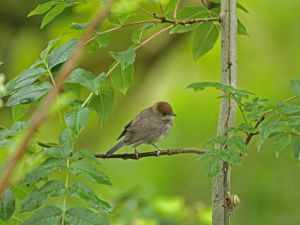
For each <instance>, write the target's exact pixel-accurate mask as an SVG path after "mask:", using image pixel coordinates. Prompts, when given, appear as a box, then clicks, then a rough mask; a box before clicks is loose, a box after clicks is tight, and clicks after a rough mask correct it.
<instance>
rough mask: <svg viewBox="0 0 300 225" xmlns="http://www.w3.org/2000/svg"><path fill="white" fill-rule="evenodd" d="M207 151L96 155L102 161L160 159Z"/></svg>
mask: <svg viewBox="0 0 300 225" xmlns="http://www.w3.org/2000/svg"><path fill="white" fill-rule="evenodd" d="M206 152H207V150H204V149H196V148H184V149H168V150H160V151H152V152H140V153H137V154H135V153H124V154H112V155H106V154H96V155H95V156H96V157H97V158H102V159H135V160H137V159H141V158H145V157H152V156H154V157H158V156H163V155H169V156H170V155H177V154H187V153H189V154H191V153H193V154H204V153H206Z"/></svg>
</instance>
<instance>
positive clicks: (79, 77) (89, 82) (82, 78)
mask: <svg viewBox="0 0 300 225" xmlns="http://www.w3.org/2000/svg"><path fill="white" fill-rule="evenodd" d="M95 79H96V76H95V75H94V74H93V73H92V72H90V71H88V70H85V69H82V68H77V69H75V70H74V71H73V72H72V73H71V74H70V77H69V78H68V80H67V83H72V84H80V85H81V86H83V87H85V88H87V89H89V90H90V91H92V92H93V93H94V94H97V91H98V87H97V86H96V85H95V82H94V81H95Z"/></svg>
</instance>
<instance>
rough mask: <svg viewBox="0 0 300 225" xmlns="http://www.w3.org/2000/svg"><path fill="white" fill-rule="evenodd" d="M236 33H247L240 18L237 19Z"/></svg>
mask: <svg viewBox="0 0 300 225" xmlns="http://www.w3.org/2000/svg"><path fill="white" fill-rule="evenodd" d="M237 33H238V34H239V35H247V36H248V35H249V34H248V31H247V28H246V27H245V25H244V24H242V22H241V21H240V20H238V24H237Z"/></svg>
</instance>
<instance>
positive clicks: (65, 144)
mask: <svg viewBox="0 0 300 225" xmlns="http://www.w3.org/2000/svg"><path fill="white" fill-rule="evenodd" d="M74 141H75V137H74V136H73V135H72V132H71V130H70V129H69V128H66V129H64V130H63V132H61V134H60V136H59V147H60V149H61V150H62V151H63V152H64V153H65V154H66V155H68V154H70V152H71V151H72V149H73V143H74Z"/></svg>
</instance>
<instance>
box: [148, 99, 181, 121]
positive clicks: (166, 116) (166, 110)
mask: <svg viewBox="0 0 300 225" xmlns="http://www.w3.org/2000/svg"><path fill="white" fill-rule="evenodd" d="M152 107H153V109H154V112H155V114H156V115H158V116H159V117H160V118H161V119H162V120H167V121H168V120H173V117H174V116H176V114H175V113H174V112H173V109H172V107H171V105H170V104H169V103H167V102H157V103H155V104H154V105H153V106H152Z"/></svg>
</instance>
